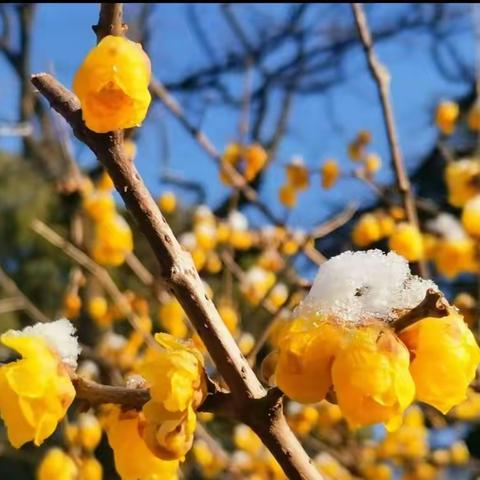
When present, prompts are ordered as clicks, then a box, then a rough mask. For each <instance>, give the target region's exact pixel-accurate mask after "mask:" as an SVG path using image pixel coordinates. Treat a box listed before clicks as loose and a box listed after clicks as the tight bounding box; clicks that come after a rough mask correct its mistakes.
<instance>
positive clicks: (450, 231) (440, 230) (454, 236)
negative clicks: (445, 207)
mask: <svg viewBox="0 0 480 480" xmlns="http://www.w3.org/2000/svg"><path fill="white" fill-rule="evenodd" d="M427 228H428V229H429V230H430V231H431V232H433V233H436V234H438V235H441V236H442V237H443V238H446V239H447V240H462V239H464V238H466V237H467V234H466V232H465V230H464V229H463V226H462V224H461V223H460V222H459V221H458V219H457V217H455V216H454V215H452V214H450V213H440V214H439V215H438V216H437V217H436V218H434V219H433V220H430V221H429V222H427Z"/></svg>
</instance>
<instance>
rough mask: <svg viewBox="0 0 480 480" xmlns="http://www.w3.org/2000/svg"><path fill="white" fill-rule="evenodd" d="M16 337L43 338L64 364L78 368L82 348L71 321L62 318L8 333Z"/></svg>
mask: <svg viewBox="0 0 480 480" xmlns="http://www.w3.org/2000/svg"><path fill="white" fill-rule="evenodd" d="M8 334H9V335H15V336H27V337H32V336H36V337H42V338H43V339H44V340H45V341H46V342H47V344H48V346H49V347H50V348H52V349H53V350H55V351H56V352H57V353H58V355H60V357H61V359H62V361H63V363H65V364H66V365H68V366H70V367H72V368H76V367H77V359H78V355H79V354H80V351H81V348H80V346H79V345H78V339H77V337H76V336H75V327H74V326H73V325H72V323H71V322H70V320H67V319H66V318H61V319H59V320H56V321H54V322H47V323H36V324H35V325H33V326H29V327H25V328H24V329H23V330H20V331H17V330H12V331H10V332H9V333H8Z"/></svg>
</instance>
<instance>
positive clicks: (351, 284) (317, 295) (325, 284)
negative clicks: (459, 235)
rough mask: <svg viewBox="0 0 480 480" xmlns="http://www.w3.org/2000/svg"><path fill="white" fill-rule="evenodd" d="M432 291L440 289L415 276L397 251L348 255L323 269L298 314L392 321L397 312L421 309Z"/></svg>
mask: <svg viewBox="0 0 480 480" xmlns="http://www.w3.org/2000/svg"><path fill="white" fill-rule="evenodd" d="M429 288H433V289H435V290H438V287H437V286H436V285H435V283H433V282H432V281H430V280H423V279H422V278H420V277H417V276H415V275H412V274H411V272H410V268H409V266H408V262H407V261H406V260H405V259H404V258H403V257H401V256H399V255H397V254H396V253H394V252H390V253H388V254H384V253H383V252H381V251H380V250H368V251H366V252H344V253H342V254H341V255H338V256H336V257H333V258H331V259H330V260H329V261H327V262H326V263H325V264H323V265H322V266H321V267H320V270H319V272H318V274H317V276H316V278H315V281H314V283H313V286H312V288H311V290H310V292H309V294H308V295H307V297H306V298H305V300H304V302H303V303H302V305H301V306H300V307H299V312H297V314H298V313H300V314H312V313H317V314H321V315H327V316H334V317H336V318H337V319H341V320H343V321H346V322H359V321H362V320H366V319H371V318H379V319H382V320H386V321H391V320H394V319H395V318H396V313H397V312H399V311H402V310H405V309H411V308H413V307H415V306H417V305H418V304H419V303H420V302H421V301H422V300H423V299H424V297H425V293H426V291H427V290H428V289H429Z"/></svg>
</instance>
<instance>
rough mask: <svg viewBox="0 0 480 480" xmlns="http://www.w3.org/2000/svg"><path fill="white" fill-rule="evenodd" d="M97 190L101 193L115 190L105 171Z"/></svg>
mask: <svg viewBox="0 0 480 480" xmlns="http://www.w3.org/2000/svg"><path fill="white" fill-rule="evenodd" d="M97 188H98V190H100V191H101V192H110V191H111V190H113V188H114V185H113V180H112V179H111V178H110V175H109V174H108V173H107V172H106V171H105V170H104V171H103V172H102V175H101V177H100V179H99V180H98V182H97Z"/></svg>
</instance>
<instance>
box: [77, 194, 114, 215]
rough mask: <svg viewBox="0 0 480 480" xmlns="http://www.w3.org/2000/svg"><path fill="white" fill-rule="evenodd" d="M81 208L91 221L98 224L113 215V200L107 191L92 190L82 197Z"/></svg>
mask: <svg viewBox="0 0 480 480" xmlns="http://www.w3.org/2000/svg"><path fill="white" fill-rule="evenodd" d="M83 208H84V210H85V212H86V213H87V215H88V216H89V217H90V218H91V219H92V220H94V221H97V222H99V221H101V220H103V219H106V218H109V217H111V216H113V215H115V200H114V199H113V196H112V193H111V192H109V191H105V190H94V191H92V192H90V193H89V194H88V195H85V196H84V198H83Z"/></svg>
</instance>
